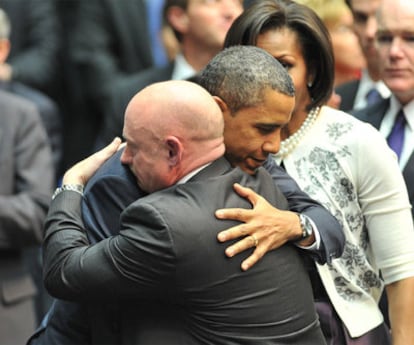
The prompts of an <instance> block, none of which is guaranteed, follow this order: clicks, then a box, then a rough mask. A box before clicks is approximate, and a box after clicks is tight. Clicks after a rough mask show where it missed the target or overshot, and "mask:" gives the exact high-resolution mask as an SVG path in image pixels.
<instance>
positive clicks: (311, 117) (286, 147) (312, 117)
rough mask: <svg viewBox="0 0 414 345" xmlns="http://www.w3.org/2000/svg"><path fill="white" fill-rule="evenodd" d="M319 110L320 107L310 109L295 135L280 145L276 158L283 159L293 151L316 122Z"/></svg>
mask: <svg viewBox="0 0 414 345" xmlns="http://www.w3.org/2000/svg"><path fill="white" fill-rule="evenodd" d="M319 110H320V107H314V108H312V109H311V111H310V112H309V114H308V116H307V117H306V119H305V121H304V122H303V123H302V126H300V128H299V129H298V130H297V131H296V132H295V133H293V134H292V135H291V136H289V137H288V138H286V139H285V140H283V141H282V142H281V143H280V149H279V151H278V153H277V154H276V156H277V157H279V158H281V159H284V158H285V157H286V156H288V155H289V154H290V153H291V152H292V151H293V150H294V149H295V147H296V146H297V145H298V144H299V143H300V142H301V140H302V138H303V137H304V136H305V134H306V133H307V132H308V130H309V128H311V127H312V125H313V124H314V122H315V121H316V118H317V117H318V115H319Z"/></svg>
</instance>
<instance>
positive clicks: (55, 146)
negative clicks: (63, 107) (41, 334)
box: [0, 8, 62, 322]
mask: <svg viewBox="0 0 414 345" xmlns="http://www.w3.org/2000/svg"><path fill="white" fill-rule="evenodd" d="M11 30H12V28H11V25H10V21H9V18H8V16H7V14H6V13H5V12H4V11H3V10H2V9H1V8H0V66H4V65H6V64H7V63H6V61H7V58H8V56H9V53H10V50H11V42H10V31H11ZM0 90H3V91H7V92H9V93H12V94H14V95H18V96H21V97H23V98H25V99H26V100H29V101H31V102H32V103H33V105H34V106H35V107H36V110H37V111H38V113H39V115H40V119H41V121H42V125H43V126H44V128H45V129H46V134H47V139H48V142H49V145H50V147H51V149H52V154H53V165H54V167H53V168H54V171H55V172H57V171H58V169H59V167H60V163H61V158H62V132H61V118H60V113H59V109H58V107H57V104H56V103H55V102H54V101H53V100H52V99H51V98H50V97H48V96H47V95H46V94H45V93H44V92H42V91H40V90H39V89H36V88H34V87H31V86H28V85H25V84H24V83H22V82H20V81H16V80H15V79H13V78H11V79H9V80H0ZM54 178H55V183H56V181H57V179H58V176H57V175H56V176H55V177H54ZM24 258H25V263H26V265H27V268H28V270H29V271H30V273H31V274H32V276H33V279H34V281H35V283H36V288H37V293H36V300H35V301H36V314H37V322H39V321H40V320H41V319H42V318H43V315H44V314H45V313H46V311H47V310H48V309H49V306H50V303H51V297H50V296H49V294H48V293H47V292H46V290H45V288H44V286H43V279H42V265H41V262H42V260H41V251H40V246H39V245H37V244H35V245H32V246H26V247H25V249H24Z"/></svg>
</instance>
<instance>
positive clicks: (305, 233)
mask: <svg viewBox="0 0 414 345" xmlns="http://www.w3.org/2000/svg"><path fill="white" fill-rule="evenodd" d="M298 217H299V221H300V226H301V228H302V236H301V237H300V238H299V239H298V240H297V241H302V240H304V239H305V238H308V237H311V236H312V234H313V226H312V223H311V222H310V221H309V219H308V217H306V216H305V215H302V214H298Z"/></svg>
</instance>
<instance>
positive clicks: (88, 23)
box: [71, 0, 153, 109]
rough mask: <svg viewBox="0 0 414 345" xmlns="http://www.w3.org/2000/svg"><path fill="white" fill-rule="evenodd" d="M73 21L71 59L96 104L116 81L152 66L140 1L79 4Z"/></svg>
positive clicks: (82, 2) (107, 93) (125, 0)
mask: <svg viewBox="0 0 414 345" xmlns="http://www.w3.org/2000/svg"><path fill="white" fill-rule="evenodd" d="M76 19H77V22H76V26H75V27H74V30H75V31H74V32H73V41H72V43H73V45H72V47H71V48H72V49H71V56H72V57H73V59H74V61H75V63H76V64H77V66H78V67H79V68H80V71H81V74H82V77H83V82H84V83H86V85H85V86H86V90H87V92H88V95H89V96H90V97H92V99H93V100H95V101H97V102H99V104H102V102H103V101H104V99H103V98H106V97H108V96H109V94H110V92H111V89H112V88H115V89H116V88H117V85H118V82H119V81H120V80H122V79H123V78H125V77H126V76H128V75H130V74H133V73H137V72H139V71H142V70H144V69H146V68H149V67H151V66H152V65H153V60H152V53H151V45H150V42H149V33H148V28H147V18H146V9H145V1H144V0H117V1H113V0H90V1H80V4H79V8H78V12H77V18H76ZM101 109H105V107H104V106H103V107H101Z"/></svg>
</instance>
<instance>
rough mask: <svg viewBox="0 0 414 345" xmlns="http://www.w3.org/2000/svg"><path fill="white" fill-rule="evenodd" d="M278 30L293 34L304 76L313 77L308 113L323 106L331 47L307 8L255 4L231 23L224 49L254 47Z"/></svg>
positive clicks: (281, 2)
mask: <svg viewBox="0 0 414 345" xmlns="http://www.w3.org/2000/svg"><path fill="white" fill-rule="evenodd" d="M282 28H288V29H289V30H291V31H293V32H295V33H296V34H297V37H298V40H299V44H300V46H301V48H302V54H303V57H304V60H305V63H306V67H307V71H308V74H310V75H312V76H313V83H312V86H311V87H309V93H310V96H311V98H312V101H311V104H309V105H308V106H307V107H308V110H309V109H311V108H313V107H315V106H319V105H322V104H324V103H326V101H328V99H329V98H330V97H331V94H332V90H333V83H334V73H335V72H334V65H335V64H334V55H333V50H332V43H331V39H330V36H329V33H328V31H327V29H326V27H325V25H324V24H323V22H322V21H321V20H320V18H319V17H318V15H317V14H316V13H315V12H314V11H313V10H312V9H310V8H309V7H307V6H304V5H301V4H298V3H296V2H294V1H291V0H258V1H256V2H254V3H253V4H252V5H251V6H250V7H249V8H248V9H247V10H245V11H244V12H243V13H242V14H241V15H240V16H239V17H238V18H237V19H236V20H235V21H234V23H233V25H232V26H231V28H230V30H229V31H228V33H227V36H226V39H225V42H224V47H230V46H234V45H256V44H257V38H258V36H259V35H260V34H262V33H265V32H267V31H268V30H273V29H282Z"/></svg>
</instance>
